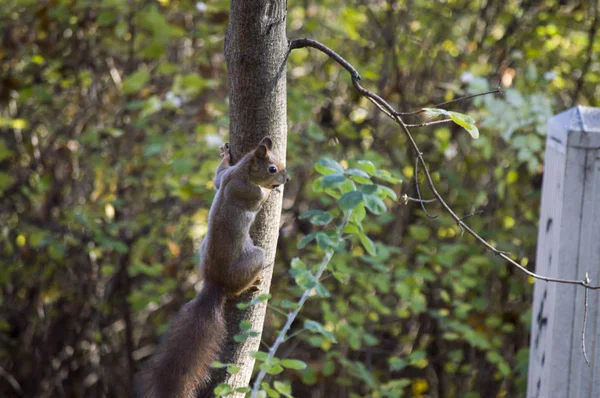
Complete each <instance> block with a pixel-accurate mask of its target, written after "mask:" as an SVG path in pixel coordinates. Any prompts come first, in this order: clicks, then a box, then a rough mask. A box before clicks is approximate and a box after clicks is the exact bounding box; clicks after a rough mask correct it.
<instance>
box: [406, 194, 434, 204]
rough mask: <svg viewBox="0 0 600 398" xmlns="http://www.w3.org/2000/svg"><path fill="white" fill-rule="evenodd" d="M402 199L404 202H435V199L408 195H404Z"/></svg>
mask: <svg viewBox="0 0 600 398" xmlns="http://www.w3.org/2000/svg"><path fill="white" fill-rule="evenodd" d="M404 200H405V201H406V202H420V203H433V202H437V199H416V198H411V197H410V196H408V195H404Z"/></svg>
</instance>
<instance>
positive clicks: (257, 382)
mask: <svg viewBox="0 0 600 398" xmlns="http://www.w3.org/2000/svg"><path fill="white" fill-rule="evenodd" d="M350 214H352V211H351V210H350V211H347V212H346V213H345V214H344V220H343V221H342V223H341V224H340V226H339V227H338V233H337V240H338V242H339V241H340V240H341V239H342V234H343V233H344V228H345V227H346V224H348V220H350ZM334 253H335V250H333V249H329V250H327V252H326V253H325V257H323V261H321V265H319V269H318V270H317V273H316V275H315V278H316V279H317V280H320V279H321V275H323V272H325V269H326V268H327V264H329V261H331V258H332V257H333V254H334ZM313 289H314V288H313V287H311V288H310V289H306V290H305V291H304V293H302V296H301V297H300V300H299V301H298V306H297V307H296V309H295V310H294V311H292V312H290V313H289V314H288V318H287V321H286V322H285V325H283V328H281V331H280V332H279V335H278V336H277V339H276V340H275V342H274V343H273V345H272V346H271V349H270V350H269V354H268V355H267V359H265V362H267V361H269V360H271V359H273V357H274V356H275V353H276V352H277V349H278V348H279V346H280V345H281V344H282V343H283V342H284V341H286V334H287V332H288V330H290V327H291V326H292V323H294V321H295V320H296V317H297V316H298V314H299V313H300V310H301V309H302V306H303V305H304V303H305V302H306V300H307V299H308V297H309V296H310V293H311V292H312V290H313ZM266 375H267V372H266V371H265V370H263V369H261V370H260V372H259V373H258V376H256V380H255V381H254V386H253V387H252V394H251V397H252V398H256V397H257V394H258V390H259V388H260V384H261V382H262V381H263V379H264V378H265V376H266Z"/></svg>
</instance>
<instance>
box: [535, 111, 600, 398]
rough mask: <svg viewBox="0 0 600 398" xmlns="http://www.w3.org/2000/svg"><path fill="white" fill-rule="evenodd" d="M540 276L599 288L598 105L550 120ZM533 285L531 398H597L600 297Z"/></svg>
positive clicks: (574, 289) (539, 249) (538, 259)
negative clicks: (585, 316) (584, 324)
mask: <svg viewBox="0 0 600 398" xmlns="http://www.w3.org/2000/svg"><path fill="white" fill-rule="evenodd" d="M544 164H545V166H544V180H543V186H542V208H541V212H540V224H539V231H538V246H537V256H536V272H537V273H538V274H541V275H545V276H551V277H555V278H565V279H576V280H583V279H585V274H586V272H587V273H588V274H589V277H590V279H591V280H592V283H593V284H598V283H600V108H590V107H583V106H577V107H575V108H572V109H569V110H567V111H565V112H563V113H560V114H558V115H556V116H554V117H553V118H552V119H550V121H549V122H548V136H547V139H546V158H545V163H544ZM584 295H585V289H584V288H583V287H582V286H573V285H565V284H557V283H548V282H543V281H536V282H535V287H534V293H533V311H532V320H531V342H530V353H529V375H528V385H527V398H535V397H537V398H551V397H557V398H580V397H581V398H583V397H600V317H599V316H598V311H599V293H598V292H597V291H589V294H588V297H589V302H588V313H587V327H586V330H585V345H586V352H587V355H588V358H589V360H590V363H591V366H589V367H588V365H587V363H586V361H585V358H584V356H583V352H582V330H583V314H584Z"/></svg>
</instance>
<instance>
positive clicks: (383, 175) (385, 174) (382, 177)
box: [374, 170, 402, 184]
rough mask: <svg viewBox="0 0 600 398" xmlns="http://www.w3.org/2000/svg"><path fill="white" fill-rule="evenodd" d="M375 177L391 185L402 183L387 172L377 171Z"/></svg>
mask: <svg viewBox="0 0 600 398" xmlns="http://www.w3.org/2000/svg"><path fill="white" fill-rule="evenodd" d="M374 176H375V177H377V178H379V179H380V180H383V181H385V182H389V183H390V184H399V183H401V182H402V179H400V178H396V177H394V176H393V175H392V174H391V173H390V172H389V171H387V170H377V171H376V172H375V174H374Z"/></svg>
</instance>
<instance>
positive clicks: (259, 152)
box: [254, 143, 269, 159]
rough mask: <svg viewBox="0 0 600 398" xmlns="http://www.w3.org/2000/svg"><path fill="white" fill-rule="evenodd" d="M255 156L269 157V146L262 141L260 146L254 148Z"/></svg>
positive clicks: (260, 157)
mask: <svg viewBox="0 0 600 398" xmlns="http://www.w3.org/2000/svg"><path fill="white" fill-rule="evenodd" d="M254 156H256V157H257V158H259V159H267V158H268V157H269V148H267V146H266V145H264V144H263V143H261V144H260V145H259V146H258V148H256V149H255V150H254Z"/></svg>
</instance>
